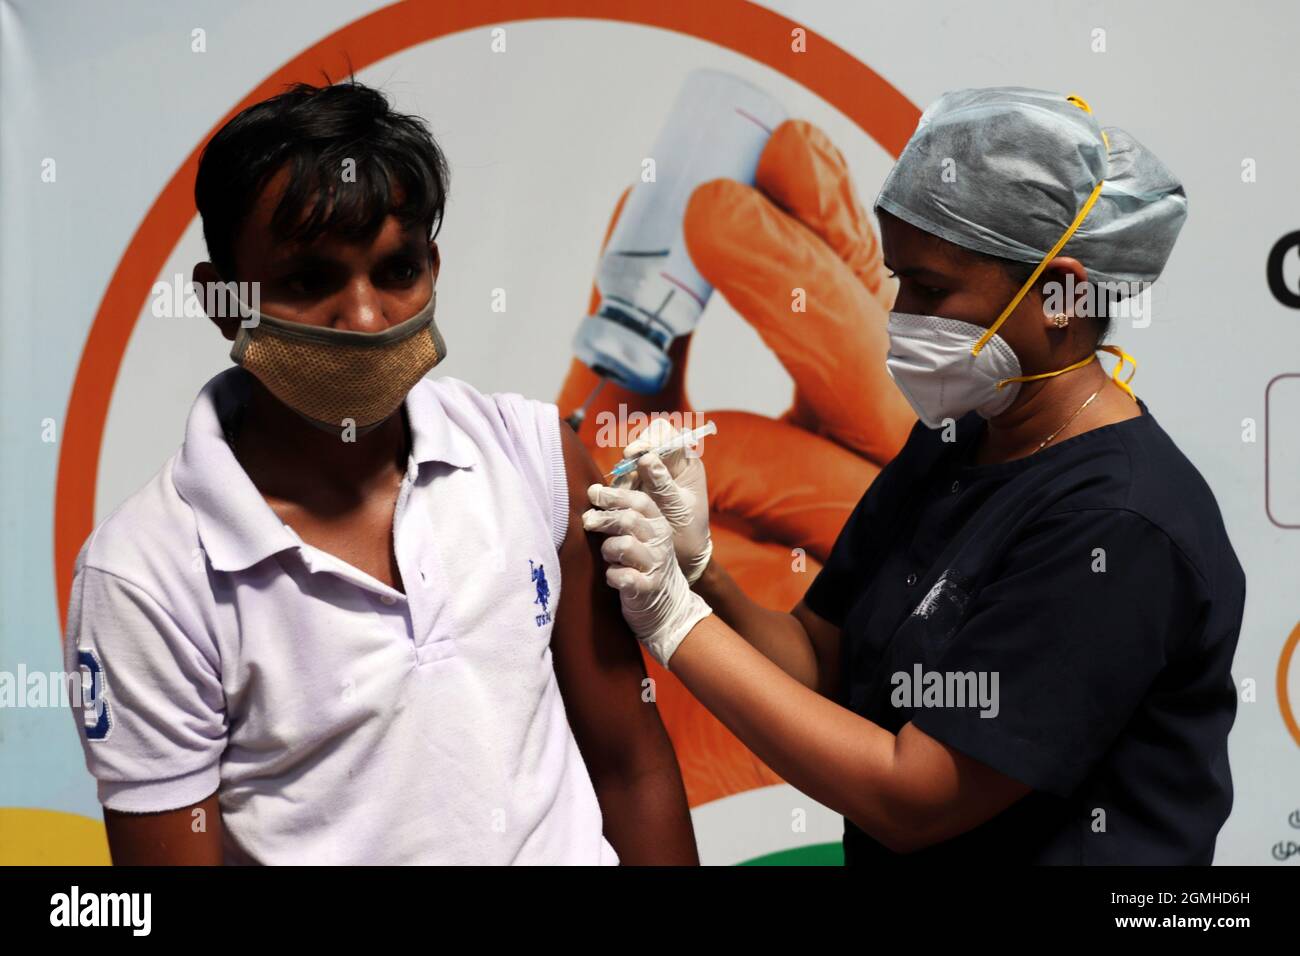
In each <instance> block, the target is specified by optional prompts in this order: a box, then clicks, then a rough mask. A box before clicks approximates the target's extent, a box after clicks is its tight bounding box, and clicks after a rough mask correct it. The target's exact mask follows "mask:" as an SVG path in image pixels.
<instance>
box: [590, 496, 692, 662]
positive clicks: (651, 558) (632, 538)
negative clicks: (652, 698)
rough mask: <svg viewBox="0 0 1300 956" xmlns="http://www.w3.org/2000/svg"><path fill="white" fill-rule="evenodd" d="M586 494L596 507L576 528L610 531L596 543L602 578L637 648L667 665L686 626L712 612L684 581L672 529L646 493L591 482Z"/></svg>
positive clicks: (690, 626) (682, 638) (680, 640)
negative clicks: (619, 605)
mask: <svg viewBox="0 0 1300 956" xmlns="http://www.w3.org/2000/svg"><path fill="white" fill-rule="evenodd" d="M587 497H588V498H589V499H590V500H591V503H592V504H593V505H595V506H596V507H595V508H592V509H591V510H589V511H584V512H583V514H582V526H583V527H584V528H586V529H587V530H588V531H598V532H601V533H603V534H608V535H611V537H609V538H606V539H605V542H604V544H602V545H601V546H600V553H601V556H602V557H604V559H605V560H606V561H607V562H609V567H608V568H606V569H605V580H606V582H608V584H609V585H610V586H611V587H614V588H617V589H618V595H619V600H620V602H621V603H622V605H623V617H624V618H625V619H626V620H627V623H628V626H629V627H631V628H632V631H633V633H635V634H636V636H637V638H638V639H639V640H640V641H641V646H642V647H644V648H645V649H646V650H647V651H648V652H649V653H650V655H651V656H652V657H653V658H654V659H655V660H657V661H658V662H659V663H660V664H661V665H663V666H664V667H667V666H668V660H669V658H671V657H672V656H673V652H674V651H675V650H677V646H678V645H679V644H681V642H682V641H683V640H685V638H686V635H687V634H689V633H690V630H691V628H693V627H694V626H695V625H696V624H697V623H699V621H700V620H701V619H702V618H705V617H708V616H709V615H710V614H711V613H713V611H712V609H711V608H710V607H709V605H708V604H706V603H705V601H704V598H702V597H700V596H699V595H698V594H696V593H695V592H694V591H692V590H691V586H690V585H689V584H687V583H686V578H685V577H684V576H683V575H682V569H681V568H680V567H678V566H677V556H676V555H675V554H674V553H673V532H672V528H671V527H670V526H669V524H668V521H667V519H666V518H664V516H663V515H662V514H660V513H659V508H658V507H657V506H656V505H655V503H654V501H653V500H652V499H651V498H650V496H649V495H647V494H646V493H645V492H643V491H634V490H632V489H630V488H610V487H606V486H605V485H592V486H591V487H590V488H588V489H587Z"/></svg>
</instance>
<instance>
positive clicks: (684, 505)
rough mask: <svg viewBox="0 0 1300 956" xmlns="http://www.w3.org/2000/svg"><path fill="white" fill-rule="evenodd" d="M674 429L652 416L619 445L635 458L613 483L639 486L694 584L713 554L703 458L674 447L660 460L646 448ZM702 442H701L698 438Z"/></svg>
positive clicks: (673, 434)
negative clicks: (668, 531)
mask: <svg viewBox="0 0 1300 956" xmlns="http://www.w3.org/2000/svg"><path fill="white" fill-rule="evenodd" d="M678 432H679V429H677V428H674V427H673V425H672V423H670V422H669V421H668V420H667V419H665V418H656V419H655V420H654V421H652V422H651V423H650V424H649V425H647V426H646V428H645V430H644V431H642V432H641V437H639V438H637V439H636V440H635V441H632V442H629V443H628V446H627V447H626V448H625V449H623V457H624V458H636V457H637V456H640V458H639V460H638V461H637V467H636V470H635V471H632V472H630V473H629V474H627V475H625V476H624V478H626V479H627V481H626V482H624V481H622V480H620V481H617V482H615V484H617V485H624V486H626V487H629V488H638V487H639V488H640V489H641V490H642V491H644V492H645V493H646V494H648V495H649V496H650V497H651V498H653V499H654V503H655V504H656V505H658V506H659V511H660V512H661V513H662V514H663V516H664V518H666V519H667V520H668V524H669V525H670V526H671V527H672V530H673V550H674V551H675V552H676V553H677V563H678V564H679V565H680V566H681V569H682V573H683V574H684V575H686V581H687V583H688V584H694V583H695V582H696V581H698V580H699V577H700V575H701V574H703V573H704V569H705V567H707V566H708V563H709V558H710V557H711V556H712V555H713V538H712V536H711V535H710V534H709V492H708V485H707V483H706V481H705V477H704V462H703V461H702V460H701V459H700V451H699V450H698V449H687V448H679V449H675V450H673V451H670V452H668V453H667V454H666V455H665V456H664V458H663V459H660V457H659V456H658V455H656V454H655V453H654V452H652V451H650V449H651V448H657V447H659V446H660V445H662V444H664V443H665V442H667V441H669V440H671V439H672V438H674V437H676V435H677V434H678ZM700 444H701V446H702V445H703V444H704V442H703V441H701V442H700Z"/></svg>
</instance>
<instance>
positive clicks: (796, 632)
mask: <svg viewBox="0 0 1300 956" xmlns="http://www.w3.org/2000/svg"><path fill="white" fill-rule="evenodd" d="M694 590H695V591H696V593H697V594H699V595H700V597H702V598H704V600H706V601H708V602H709V606H710V607H711V608H713V613H714V614H716V615H718V617H720V618H721V619H722V620H724V621H726V622H727V624H728V626H730V627H731V629H732V630H733V631H735V632H736V633H737V634H739V635H740V636H741V637H743V638H744V639H745V640H746V641H748V642H749V643H750V644H752V645H753V646H754V647H755V648H756V649H757V650H758V651H759V652H760V653H762V654H763V656H764V657H766V658H767V659H768V660H770V661H771V662H772V663H774V664H776V666H777V667H779V668H781V670H783V671H785V672H786V673H787V674H789V675H790V676H791V677H793V678H794V679H795V680H797V681H798V682H799V683H801V684H803V685H804V686H805V687H811V688H812V689H813V690H816V689H817V655H816V653H814V650H813V644H812V641H811V640H810V639H809V638H808V632H807V631H805V630H804V627H803V625H802V624H800V623H799V620H798V619H797V618H796V617H795V616H794V615H793V614H790V613H789V612H787V611H774V610H772V609H770V608H765V607H763V606H762V605H760V604H758V603H757V602H755V601H754V600H752V599H751V598H750V597H749V596H748V595H746V594H745V592H744V591H742V590H741V589H740V585H738V584H737V583H736V581H735V579H734V578H732V576H731V575H730V574H728V573H727V571H726V569H725V568H723V567H722V566H721V565H720V564H719V563H718V559H717V558H716V557H715V558H712V559H711V560H710V561H709V563H708V565H707V566H706V567H705V569H704V573H703V574H702V575H700V578H699V580H697V581H696V582H695V585H694Z"/></svg>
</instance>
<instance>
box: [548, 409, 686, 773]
mask: <svg viewBox="0 0 1300 956" xmlns="http://www.w3.org/2000/svg"><path fill="white" fill-rule="evenodd" d="M560 432H561V436H562V437H561V442H562V444H563V447H564V461H565V472H566V475H567V477H568V485H569V502H570V510H569V526H568V532H567V533H566V534H565V536H564V544H563V545H562V547H561V548H560V564H561V568H562V571H561V580H562V581H563V585H562V591H561V594H560V606H559V609H558V611H557V612H556V619H555V626H554V630H553V631H552V637H551V646H552V652H553V657H554V662H555V672H556V677H557V679H558V681H559V683H560V690H561V692H562V693H563V695H564V705H565V710H566V711H567V713H568V716H569V723H570V725H571V726H572V728H573V732H574V736H575V737H576V739H577V741H578V745H579V747H580V748H581V750H582V754H583V759H584V760H585V761H586V762H587V766H588V769H589V770H590V771H591V773H592V776H593V778H594V777H597V776H598V775H600V774H601V773H604V772H610V771H612V772H615V773H633V772H635V771H636V770H637V769H638V767H639V768H640V769H645V768H646V766H647V764H663V765H672V766H673V767H674V768H675V766H676V763H675V757H674V755H673V750H672V745H671V743H670V742H669V741H668V736H667V733H666V732H665V731H664V729H663V724H662V722H661V721H660V719H659V713H658V711H657V710H656V708H655V706H654V704H653V703H652V700H653V698H649V697H648V696H647V695H646V694H645V689H646V686H645V684H644V681H645V680H646V672H645V663H644V661H643V660H642V657H641V648H640V646H639V645H638V644H637V641H636V638H635V637H634V636H633V634H632V632H631V630H630V629H629V628H628V626H627V623H626V622H625V621H624V620H623V613H622V610H621V607H620V605H619V600H618V592H617V591H616V590H615V589H614V588H612V587H610V586H609V585H608V584H606V582H605V562H604V559H603V558H602V557H601V554H600V543H601V539H600V537H599V536H596V535H588V534H587V533H586V531H585V529H584V528H583V527H582V513H583V511H585V510H587V509H588V508H590V507H591V505H590V503H589V501H588V500H587V488H588V487H589V486H590V485H592V484H593V483H597V482H599V481H600V480H601V476H600V471H599V469H597V467H596V464H595V462H593V461H592V459H591V456H590V454H588V452H587V450H586V448H584V447H583V445H582V443H581V441H580V440H579V439H578V437H577V435H575V434H574V432H573V429H571V428H570V427H569V426H568V425H567V424H565V423H563V422H561V423H560Z"/></svg>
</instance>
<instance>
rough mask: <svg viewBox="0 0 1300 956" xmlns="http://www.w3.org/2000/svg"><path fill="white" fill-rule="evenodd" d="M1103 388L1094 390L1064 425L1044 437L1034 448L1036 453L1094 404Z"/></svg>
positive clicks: (1103, 386)
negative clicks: (1093, 401)
mask: <svg viewBox="0 0 1300 956" xmlns="http://www.w3.org/2000/svg"><path fill="white" fill-rule="evenodd" d="M1105 387H1106V386H1105V385H1102V387H1101V388H1105ZM1101 388H1099V389H1097V391H1095V392H1093V393H1092V394H1091V395H1090V396H1088V400H1087V401H1086V402H1084V403H1083V404H1082V405H1080V406H1079V407H1078V409H1077V410H1076V411H1075V413H1074V414H1073V415H1071V416H1070V417H1069V418H1067V419H1066V420H1065V425H1062V426H1061V427H1060V428H1058V429H1057V430H1056V431H1054V432H1052V434H1050V435H1048V436H1047V437H1046V438H1044V439H1043V443H1042V444H1041V445H1039V446H1038V447H1037V448H1035V449H1034V454H1037V453H1038V452H1040V451H1042V450H1043V448H1045V447H1046V445H1047V443H1048V442H1049V441H1051V440H1052V439H1053V438H1055V437H1056V436H1057V435H1059V434H1061V432H1062V431H1064V430H1065V426H1066V425H1068V424H1070V422H1072V421H1074V420H1075V419H1076V418H1078V417H1079V414H1080V413H1081V412H1082V411H1083V410H1084V409H1085V408H1087V407H1088V406H1089V405H1091V404H1092V400H1093V399H1094V398H1096V397H1097V396H1098V395H1100V394H1101Z"/></svg>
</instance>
